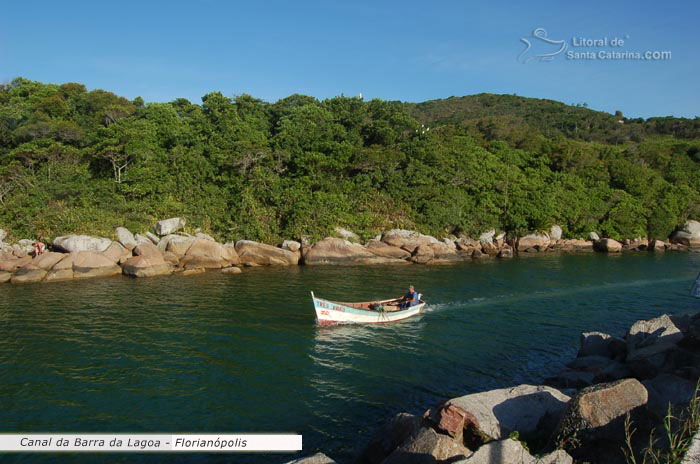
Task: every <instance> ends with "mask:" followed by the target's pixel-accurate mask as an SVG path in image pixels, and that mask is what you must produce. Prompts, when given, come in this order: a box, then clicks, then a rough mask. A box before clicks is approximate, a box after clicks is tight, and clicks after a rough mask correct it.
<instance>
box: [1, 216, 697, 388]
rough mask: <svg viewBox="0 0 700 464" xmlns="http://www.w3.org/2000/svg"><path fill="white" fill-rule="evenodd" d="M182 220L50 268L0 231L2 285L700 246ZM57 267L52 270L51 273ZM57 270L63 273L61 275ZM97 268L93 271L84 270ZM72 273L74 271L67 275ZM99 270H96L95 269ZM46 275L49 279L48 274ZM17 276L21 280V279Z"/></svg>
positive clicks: (86, 240)
mask: <svg viewBox="0 0 700 464" xmlns="http://www.w3.org/2000/svg"><path fill="white" fill-rule="evenodd" d="M185 224H186V222H185V220H184V219H183V218H178V217H174V218H169V219H164V220H162V221H158V222H157V223H156V224H155V225H154V227H153V232H151V231H145V232H142V233H136V234H134V233H132V232H131V231H130V230H128V229H127V228H125V227H117V228H116V230H115V231H114V236H115V238H116V240H112V239H110V238H105V237H92V236H88V235H65V236H60V237H56V238H55V239H54V240H53V242H52V244H51V245H52V248H53V250H54V251H55V252H59V253H58V254H55V255H51V256H53V258H44V261H41V262H35V260H32V258H31V257H32V255H33V253H34V251H33V244H34V241H33V240H29V239H24V240H19V241H18V242H17V243H15V244H12V245H11V244H7V243H5V242H3V240H4V239H5V237H6V236H7V232H6V231H4V230H2V229H0V283H2V282H14V283H24V282H38V281H52V280H66V279H72V278H79V277H98V276H106V275H113V274H118V273H119V272H115V271H116V270H117V268H116V267H115V266H117V267H119V269H120V270H121V273H122V274H125V275H129V276H134V277H151V276H157V275H165V274H171V273H174V272H179V271H183V274H182V275H192V274H197V273H200V272H202V271H203V270H206V269H221V270H224V271H223V272H225V273H227V274H233V273H237V272H239V271H240V269H238V271H236V270H233V269H231V268H232V267H236V266H294V265H297V264H306V265H312V266H313V265H372V264H384V265H386V264H411V263H413V264H428V265H439V264H451V263H457V262H463V261H471V260H483V259H492V258H501V259H508V258H512V257H514V256H516V255H523V256H524V255H529V254H532V253H542V252H553V251H557V252H564V253H580V252H592V251H600V252H605V253H620V252H623V251H642V250H648V251H652V252H663V251H666V250H691V249H694V247H696V245H700V241H699V240H700V223H698V222H696V221H688V222H686V224H685V225H684V227H683V228H682V229H680V230H679V231H677V232H676V233H675V234H674V236H673V238H672V241H671V243H666V242H663V241H661V240H651V241H649V240H647V239H644V238H639V237H638V238H635V239H631V240H624V241H623V242H618V241H616V240H613V239H611V238H600V237H599V236H598V234H597V233H595V232H591V233H590V234H589V238H588V240H584V239H562V238H561V237H562V233H563V232H562V228H561V227H560V226H558V225H553V226H552V227H551V228H550V229H549V231H548V232H546V233H545V232H535V233H531V234H526V235H524V236H522V237H518V238H514V239H507V238H506V234H505V233H504V232H497V231H496V230H494V229H492V230H489V231H487V232H484V233H482V234H480V236H479V239H478V240H475V239H472V238H469V237H455V236H452V235H451V236H449V237H445V238H443V239H442V240H438V239H437V238H435V237H432V236H430V235H425V234H421V233H419V232H416V231H412V230H405V229H392V230H389V231H387V232H385V233H384V234H382V235H379V236H377V237H375V238H374V239H371V240H369V241H368V242H367V243H365V244H364V245H362V244H360V243H358V241H359V237H358V236H357V234H355V233H354V232H352V231H350V230H347V229H344V228H341V227H336V228H335V230H334V234H335V235H336V236H337V237H327V238H325V239H323V240H320V241H318V242H315V243H312V242H311V241H310V240H309V239H308V237H301V239H300V241H294V240H285V241H284V242H282V244H280V245H279V246H272V245H268V244H265V243H259V242H254V241H251V240H238V241H237V242H228V243H224V244H221V243H218V242H217V241H216V240H215V239H214V237H212V236H211V235H208V234H206V233H203V232H201V230H199V229H196V231H195V232H196V233H195V235H194V236H193V235H190V234H188V233H185V232H183V228H184V227H185ZM81 252H91V253H94V254H98V255H100V256H102V257H104V258H106V259H107V260H109V261H110V262H111V264H110V265H109V266H105V265H102V264H104V263H102V264H99V263H97V262H96V261H95V259H96V258H93V259H92V261H89V262H87V264H86V265H84V266H83V267H79V268H75V269H74V268H73V267H71V266H73V264H70V266H69V264H68V263H73V261H72V258H71V260H69V261H66V262H65V263H64V264H59V262H58V261H61V260H64V259H67V257H66V256H65V255H66V254H73V253H81ZM52 259H56V260H57V261H56V262H55V263H52V266H48V265H47V263H49V262H50V261H51V260H52ZM56 266H58V267H56ZM86 266H95V267H86ZM69 267H70V269H69ZM98 268H99V269H100V270H96V269H98ZM44 271H45V272H44ZM15 274H16V275H15ZM562 375H563V376H568V377H570V379H569V380H570V383H572V384H580V383H590V381H592V378H591V375H590V373H581V372H578V373H566V374H562Z"/></svg>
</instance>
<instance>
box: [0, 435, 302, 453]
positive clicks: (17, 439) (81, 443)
mask: <svg viewBox="0 0 700 464" xmlns="http://www.w3.org/2000/svg"><path fill="white" fill-rule="evenodd" d="M299 450H301V435H294V434H259V435H258V434H181V435H165V434H157V435H156V434H127V433H123V434H90V433H86V434H80V433H49V434H39V433H29V434H0V452H3V451H21V452H33V451H37V452H57V451H70V452H71V453H74V452H76V451H88V452H109V451H115V452H120V453H122V452H125V451H136V452H145V451H169V452H181V451H185V452H188V451H189V452H192V451H206V452H208V453H212V452H232V451H236V452H241V451H243V452H244V451H299Z"/></svg>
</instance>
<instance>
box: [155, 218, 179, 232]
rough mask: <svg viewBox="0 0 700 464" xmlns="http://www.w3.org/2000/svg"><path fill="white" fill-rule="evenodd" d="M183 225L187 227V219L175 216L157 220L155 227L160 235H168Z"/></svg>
mask: <svg viewBox="0 0 700 464" xmlns="http://www.w3.org/2000/svg"><path fill="white" fill-rule="evenodd" d="M183 227H185V220H184V219H183V218H179V217H174V218H170V219H163V220H162V221H158V222H156V225H155V226H154V227H153V228H154V230H155V232H156V234H158V235H168V234H174V233H175V232H177V231H178V230H180V229H182V228H183Z"/></svg>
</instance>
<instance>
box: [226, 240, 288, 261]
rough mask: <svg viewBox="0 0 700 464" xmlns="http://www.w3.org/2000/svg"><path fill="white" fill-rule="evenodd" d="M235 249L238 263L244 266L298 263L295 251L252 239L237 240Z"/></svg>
mask: <svg viewBox="0 0 700 464" xmlns="http://www.w3.org/2000/svg"><path fill="white" fill-rule="evenodd" d="M235 250H236V253H237V254H238V258H239V260H240V264H243V265H245V266H294V265H296V264H298V263H299V255H298V254H296V253H293V252H291V251H289V250H283V249H282V248H277V247H274V246H272V245H267V244H265V243H259V242H254V241H252V240H239V241H237V242H236V247H235Z"/></svg>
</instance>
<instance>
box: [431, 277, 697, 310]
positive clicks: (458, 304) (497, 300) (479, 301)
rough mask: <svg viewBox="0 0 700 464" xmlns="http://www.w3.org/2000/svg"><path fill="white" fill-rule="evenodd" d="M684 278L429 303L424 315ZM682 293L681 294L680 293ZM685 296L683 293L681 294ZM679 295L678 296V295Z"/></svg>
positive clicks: (641, 285)
mask: <svg viewBox="0 0 700 464" xmlns="http://www.w3.org/2000/svg"><path fill="white" fill-rule="evenodd" d="M687 280H688V279H686V278H674V279H640V280H634V281H630V282H610V283H604V284H599V285H585V286H581V287H571V288H560V289H547V290H537V291H528V292H523V293H509V294H500V295H494V296H487V297H474V298H470V299H468V300H455V301H448V302H437V303H431V302H430V301H429V302H428V304H426V306H425V309H424V310H423V311H424V312H425V313H434V312H441V311H446V310H450V309H455V308H464V307H470V308H477V307H484V306H491V305H502V304H508V303H515V302H526V301H532V300H539V299H549V298H565V297H569V296H573V295H579V294H587V293H597V294H599V293H607V292H610V291H613V290H619V289H623V288H635V287H646V286H649V285H659V284H670V283H677V282H686V281H687ZM681 293H682V292H681ZM683 294H685V293H683ZM679 295H680V294H679Z"/></svg>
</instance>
